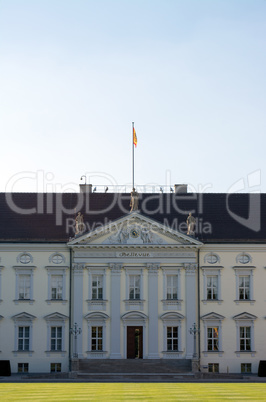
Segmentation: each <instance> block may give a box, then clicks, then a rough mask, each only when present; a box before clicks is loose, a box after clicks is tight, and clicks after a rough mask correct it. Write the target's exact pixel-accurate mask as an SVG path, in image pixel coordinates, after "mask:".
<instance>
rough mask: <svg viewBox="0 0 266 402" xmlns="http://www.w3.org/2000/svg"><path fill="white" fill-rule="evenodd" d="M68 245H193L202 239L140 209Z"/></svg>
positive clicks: (196, 245)
mask: <svg viewBox="0 0 266 402" xmlns="http://www.w3.org/2000/svg"><path fill="white" fill-rule="evenodd" d="M68 245H69V246H86V245H102V246H107V247H108V246H112V245H113V246H115V245H121V246H134V245H138V246H141V245H143V246H149V245H150V246H155V245H162V246H163V245H173V246H184V247H186V246H194V247H199V246H200V245H202V243H201V242H200V241H198V240H196V239H195V238H193V237H191V236H187V235H185V234H184V233H181V232H179V231H177V230H175V229H173V228H171V227H169V226H167V225H163V224H161V223H159V222H157V221H155V220H153V219H150V218H147V217H146V216H144V215H142V214H141V213H139V212H132V213H130V214H128V215H126V216H124V217H123V218H120V219H118V220H116V221H113V222H111V223H109V224H107V225H104V226H102V227H101V228H98V229H96V230H93V231H90V232H88V233H86V234H83V235H82V236H77V237H76V238H74V239H72V240H71V241H70V242H69V243H68Z"/></svg>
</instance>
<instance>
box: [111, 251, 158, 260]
mask: <svg viewBox="0 0 266 402" xmlns="http://www.w3.org/2000/svg"><path fill="white" fill-rule="evenodd" d="M116 257H129V258H132V257H153V253H145V252H139V253H138V252H128V253H127V252H126V251H122V252H120V253H116Z"/></svg>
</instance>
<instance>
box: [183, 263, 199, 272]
mask: <svg viewBox="0 0 266 402" xmlns="http://www.w3.org/2000/svg"><path fill="white" fill-rule="evenodd" d="M184 269H185V271H186V274H194V273H195V272H196V269H197V264H184Z"/></svg>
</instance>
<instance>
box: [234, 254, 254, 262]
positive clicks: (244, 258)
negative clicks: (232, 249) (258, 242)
mask: <svg viewBox="0 0 266 402" xmlns="http://www.w3.org/2000/svg"><path fill="white" fill-rule="evenodd" d="M251 261H252V259H251V256H250V255H249V254H247V253H241V254H238V256H237V257H236V262H238V263H240V264H248V263H249V262H251Z"/></svg>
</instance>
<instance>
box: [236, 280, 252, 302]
mask: <svg viewBox="0 0 266 402" xmlns="http://www.w3.org/2000/svg"><path fill="white" fill-rule="evenodd" d="M238 284H239V288H238V289H239V294H238V299H239V300H249V298H250V297H249V296H250V292H249V287H250V277H249V276H242V275H241V276H239V282H238Z"/></svg>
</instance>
